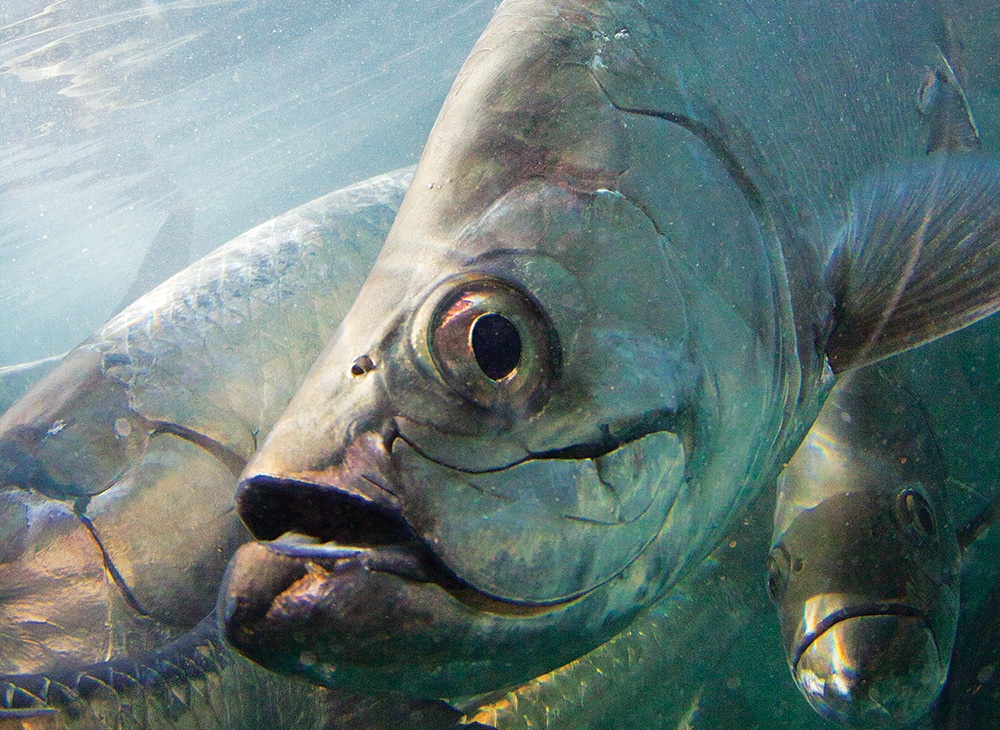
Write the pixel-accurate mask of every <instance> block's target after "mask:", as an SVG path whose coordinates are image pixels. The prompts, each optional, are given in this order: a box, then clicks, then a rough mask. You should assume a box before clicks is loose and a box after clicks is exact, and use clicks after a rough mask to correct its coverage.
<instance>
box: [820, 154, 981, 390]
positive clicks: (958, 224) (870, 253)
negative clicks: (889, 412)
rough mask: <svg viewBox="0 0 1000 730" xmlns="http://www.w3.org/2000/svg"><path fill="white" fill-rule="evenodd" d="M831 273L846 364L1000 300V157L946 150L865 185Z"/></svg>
mask: <svg viewBox="0 0 1000 730" xmlns="http://www.w3.org/2000/svg"><path fill="white" fill-rule="evenodd" d="M828 278H829V279H830V280H831V285H832V288H833V291H834V292H835V294H836V297H837V307H836V312H835V317H834V322H833V328H832V331H831V333H830V337H829V340H828V342H827V346H826V353H827V355H828V356H829V358H830V363H831V365H832V366H833V369H834V370H835V371H837V372H841V371H844V370H847V369H849V368H853V367H858V366H860V365H865V364H868V363H871V362H875V361H877V360H881V359H883V358H885V357H888V356H890V355H893V354H895V353H897V352H901V351H903V350H908V349H911V348H914V347H917V346H918V345H921V344H923V343H925V342H928V341H929V340H933V339H935V338H937V337H941V336H942V335H946V334H948V333H949V332H953V331H954V330H957V329H960V328H962V327H964V326H966V325H968V324H972V323H973V322H975V321H976V320H978V319H981V318H983V317H985V316H987V315H989V314H992V313H993V312H995V311H996V310H997V309H998V308H1000V162H997V161H996V160H992V159H985V158H983V157H979V156H973V155H968V156H966V155H949V154H945V153H939V154H936V155H934V156H932V157H930V158H928V159H926V160H915V161H913V162H909V163H906V164H903V165H900V166H896V167H892V168H889V169H887V170H885V171H883V172H881V173H879V174H876V175H874V176H872V177H871V178H869V179H868V180H867V181H865V182H864V183H863V184H861V185H859V186H857V187H856V188H855V190H854V193H853V194H852V199H851V207H850V216H849V220H848V223H847V226H846V227H845V231H844V235H843V237H842V239H841V241H840V242H839V244H838V246H837V249H836V251H835V253H834V255H833V257H832V259H831V262H830V265H829V270H828Z"/></svg>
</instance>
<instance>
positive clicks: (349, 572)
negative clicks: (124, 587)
mask: <svg viewBox="0 0 1000 730" xmlns="http://www.w3.org/2000/svg"><path fill="white" fill-rule="evenodd" d="M238 502H239V504H240V508H241V510H240V511H241V514H242V515H243V516H244V519H247V523H248V526H250V527H251V529H252V530H254V532H255V534H256V536H257V537H274V539H272V540H261V541H257V542H251V543H247V544H245V545H243V546H242V547H241V548H240V549H239V550H238V551H237V553H236V555H235V556H234V557H233V559H232V560H231V561H230V565H229V569H228V571H227V573H226V576H225V578H224V580H223V584H222V588H221V590H220V593H219V604H218V615H219V617H220V623H221V629H222V631H223V633H224V635H225V636H226V638H227V640H228V641H229V642H230V643H231V644H232V645H233V647H234V648H236V649H237V650H238V651H239V652H241V653H242V654H244V655H245V656H247V657H248V658H250V659H252V660H254V661H256V662H257V663H259V664H261V665H263V666H265V667H268V668H269V669H272V670H274V671H278V672H281V673H284V674H294V675H301V676H304V677H306V678H307V679H309V680H310V681H312V682H314V683H316V684H321V685H324V686H334V687H342V688H349V689H354V690H361V691H367V692H374V691H386V690H397V691H398V690H400V689H402V690H405V691H409V692H410V693H412V694H414V695H418V696H426V697H435V696H443V695H453V694H455V693H463V694H465V693H474V692H479V691H483V690H486V689H492V688H495V687H497V686H502V685H505V684H511V683H513V682H518V681H523V680H526V679H529V678H531V677H533V676H536V675H538V674H542V673H544V672H545V671H548V670H550V669H552V668H554V667H555V666H559V665H561V664H564V663H566V662H567V661H570V660H571V659H573V658H574V657H575V656H576V655H578V654H580V653H582V652H583V651H586V650H587V649H589V648H591V646H592V645H593V644H595V643H599V640H600V639H603V638H604V637H606V636H608V635H611V634H613V633H615V632H617V631H618V630H620V629H621V628H623V627H624V625H625V623H626V622H627V618H628V617H624V616H618V617H617V620H616V619H614V618H612V619H608V618H606V617H604V612H603V608H604V606H605V601H606V597H605V596H604V595H603V592H602V591H596V592H594V594H593V595H589V596H588V597H586V598H585V599H582V600H574V601H568V602H565V603H561V604H554V605H533V604H518V603H513V602H505V601H501V600H498V599H495V598H492V597H490V596H487V595H486V594H483V593H481V592H479V591H476V590H474V589H473V588H470V587H468V586H467V585H465V584H463V583H462V582H461V581H460V580H458V579H457V578H456V577H455V576H454V575H453V574H451V573H450V571H449V570H448V569H447V567H445V566H444V565H443V564H442V563H441V562H440V560H439V559H438V558H437V557H436V556H435V555H434V553H433V552H432V551H431V550H430V548H429V547H428V546H427V545H426V544H425V543H424V542H423V541H421V540H420V539H418V538H417V537H416V536H415V535H414V534H413V532H412V530H411V529H410V528H409V526H408V525H407V524H406V522H405V521H404V520H403V519H402V517H401V516H400V515H399V512H398V511H397V510H395V509H393V508H392V507H391V506H387V505H386V504H374V503H373V502H372V501H370V500H366V499H364V498H362V497H361V496H358V495H352V494H348V493H346V492H343V491H341V490H338V489H335V488H329V487H321V486H317V485H316V484H310V483H305V482H301V481H297V480H288V479H274V478H271V477H254V478H252V479H251V480H248V482H245V483H244V484H242V485H241V487H240V493H239V498H238ZM279 510H280V511H281V512H282V513H283V514H284V515H286V517H287V518H288V520H289V521H285V520H282V519H278V520H276V521H274V522H273V523H265V522H263V521H260V522H258V521H257V520H256V519H255V517H254V516H255V515H257V516H259V515H260V514H261V513H262V512H270V513H272V514H273V513H274V512H275V511H279ZM293 514H296V515H299V517H298V518H297V519H294V520H293V519H292V518H291V517H290V515H293ZM292 522H295V523H297V525H298V527H299V529H303V528H304V529H305V530H307V531H311V532H312V533H313V535H312V536H307V535H305V534H302V533H298V532H284V533H283V534H281V535H280V536H277V537H275V536H274V535H271V534H269V533H268V532H267V528H265V527H263V525H265V524H268V525H271V527H270V529H271V530H276V529H284V528H286V527H288V526H289V525H290V524H291V523H292ZM331 526H334V527H331ZM336 526H339V527H336ZM255 527H256V529H254V528H255ZM322 530H326V531H327V532H326V533H324V532H322ZM317 535H319V536H317ZM595 616H600V617H601V624H600V625H599V626H597V627H595V626H594V624H593V621H592V620H591V619H593V617H595ZM525 619H529V620H525ZM556 626H558V627H560V629H561V630H560V631H557V632H553V630H552V629H553V627H556ZM595 635H596V636H598V637H599V639H598V640H597V641H595V638H594V637H595Z"/></svg>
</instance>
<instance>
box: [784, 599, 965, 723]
mask: <svg viewBox="0 0 1000 730" xmlns="http://www.w3.org/2000/svg"><path fill="white" fill-rule="evenodd" d="M948 665H949V660H948V657H947V656H944V657H942V656H941V648H940V647H939V646H938V641H937V637H936V636H935V632H934V627H933V624H932V621H931V619H930V617H928V616H927V615H926V614H925V613H924V612H923V611H921V610H919V609H917V608H915V607H913V606H910V605H907V604H905V603H894V602H890V603H879V602H876V603H871V604H863V605H856V606H850V607H845V608H842V609H840V610H838V611H834V612H833V613H831V614H830V615H828V616H826V617H825V618H824V619H823V620H822V621H820V622H819V623H818V624H817V625H816V626H815V628H814V629H813V630H812V631H810V632H809V633H808V634H807V635H806V636H804V637H803V639H802V641H800V642H799V643H798V645H797V646H796V651H795V658H794V660H793V662H791V669H792V675H793V676H794V678H795V682H796V684H797V685H798V687H799V690H800V691H801V692H802V694H803V695H804V696H805V697H806V699H807V700H808V701H809V703H810V704H811V705H812V706H813V708H814V709H816V711H817V712H818V713H819V714H821V715H822V716H824V717H826V718H828V719H830V720H833V721H835V722H838V723H841V724H847V725H851V726H857V727H900V726H903V725H907V724H909V723H910V722H913V721H915V720H917V719H918V718H920V717H922V716H923V715H924V714H925V713H926V712H927V711H928V710H929V709H930V707H931V705H932V704H933V702H934V701H935V699H936V698H937V696H938V694H940V691H941V688H942V686H943V685H944V681H945V679H946V677H947V674H948Z"/></svg>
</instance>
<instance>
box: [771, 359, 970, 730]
mask: <svg viewBox="0 0 1000 730" xmlns="http://www.w3.org/2000/svg"><path fill="white" fill-rule="evenodd" d="M945 477H946V472H945V469H944V460H943V456H942V455H941V452H940V449H939V447H938V444H937V442H936V440H935V439H934V435H933V433H932V432H931V430H930V427H929V425H928V422H927V418H926V416H925V415H924V413H923V411H922V409H921V408H920V407H919V406H918V405H917V404H916V401H915V399H914V397H913V396H912V395H911V394H910V393H908V392H906V391H904V390H903V389H902V388H900V387H899V386H898V385H897V384H896V383H894V382H893V381H892V380H890V379H889V378H887V377H886V376H885V375H883V374H882V373H881V372H880V371H879V370H877V369H876V368H866V369H862V370H860V371H856V372H854V373H852V374H851V375H849V376H846V377H845V378H844V379H843V380H841V381H840V382H838V384H837V386H836V387H835V389H834V391H833V393H832V394H831V396H830V398H829V400H828V401H827V403H826V406H825V407H824V410H823V411H822V412H821V413H820V417H819V418H818V419H817V421H816V423H815V424H814V425H813V427H812V429H811V430H810V431H809V434H808V435H807V436H806V439H805V441H804V442H803V443H802V446H800V447H799V449H798V451H796V452H795V456H794V457H793V458H792V460H791V461H790V462H789V463H788V465H787V466H786V467H785V469H784V470H783V471H782V474H781V476H780V477H779V478H778V500H777V505H776V508H775V514H774V542H773V547H772V549H771V553H770V556H769V558H768V586H769V591H770V594H771V596H772V598H773V600H774V601H775V603H776V605H777V607H778V617H779V619H780V622H781V633H782V641H783V644H784V649H785V653H786V656H787V659H788V666H789V669H790V670H791V672H792V677H793V678H794V680H795V682H796V683H797V684H798V687H799V689H800V690H801V691H802V694H803V695H804V696H805V697H806V699H808V700H809V702H810V703H811V704H812V705H813V707H815V708H816V710H817V712H819V713H820V714H822V715H823V716H825V717H828V718H830V719H832V720H836V721H838V722H841V723H844V724H848V725H853V726H858V727H880V726H889V727H902V726H904V725H907V724H910V723H912V722H914V721H915V720H918V719H919V718H921V717H923V716H924V715H925V714H926V713H927V712H928V710H929V709H930V707H931V705H932V704H933V702H934V701H935V700H936V699H937V696H938V694H939V693H940V691H941V688H942V687H943V686H944V683H945V679H946V677H947V675H948V666H949V663H950V660H951V652H952V646H953V644H954V639H955V630H956V625H957V621H958V611H959V567H960V558H961V553H960V548H959V543H958V539H957V534H956V533H957V530H956V526H955V523H954V522H953V520H952V519H951V515H950V511H949V501H948V495H947V492H946V491H945Z"/></svg>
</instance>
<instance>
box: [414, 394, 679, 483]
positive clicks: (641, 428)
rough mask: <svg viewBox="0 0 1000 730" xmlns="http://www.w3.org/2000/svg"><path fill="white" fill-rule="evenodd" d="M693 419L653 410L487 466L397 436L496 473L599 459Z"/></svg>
mask: <svg viewBox="0 0 1000 730" xmlns="http://www.w3.org/2000/svg"><path fill="white" fill-rule="evenodd" d="M690 420H691V416H690V414H689V413H687V412H686V411H685V410H684V409H681V410H679V411H673V410H655V411H649V412H648V413H644V414H643V415H641V416H638V417H637V418H635V419H634V420H633V421H632V422H631V423H629V424H628V426H626V427H625V428H621V429H619V430H617V431H616V432H615V433H612V432H611V426H610V424H607V423H602V424H600V426H599V430H600V432H601V435H600V438H598V439H596V440H595V441H591V442H584V443H579V444H571V445H570V446H561V447H558V448H554V449H546V450H545V451H528V453H527V456H525V457H523V458H520V459H515V460H514V461H511V462H508V463H505V464H501V465H499V466H491V467H489V468H487V469H465V468H462V467H458V466H453V465H451V464H448V463H447V462H444V461H441V460H440V459H437V458H435V457H434V456H433V455H431V454H429V453H427V452H426V451H425V450H423V449H422V448H420V446H419V445H417V444H415V443H414V442H413V441H411V440H410V439H408V438H406V436H404V435H403V433H402V432H401V431H399V430H397V433H396V434H395V437H396V438H398V439H400V440H401V441H403V442H404V443H405V444H406V445H407V446H409V447H410V448H411V449H413V450H414V451H415V452H416V453H418V454H420V456H422V457H423V458H425V459H427V460H428V461H430V462H433V463H435V464H437V465H438V466H443V467H445V468H447V469H454V470H455V471H457V472H461V473H463V474H493V473H496V472H500V471H504V470H505V469H510V468H512V467H515V466H520V465H521V464H526V463H528V462H531V461H543V460H548V459H564V460H567V461H577V460H585V459H599V458H601V457H602V456H607V455H608V454H610V453H611V452H613V451H616V450H617V449H620V448H621V447H622V446H625V445H626V444H629V443H632V442H633V441H638V440H639V439H641V438H643V437H645V436H649V435H651V434H654V433H661V432H663V433H684V432H685V431H686V430H689V429H688V428H687V426H688V422H689V421H690Z"/></svg>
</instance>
